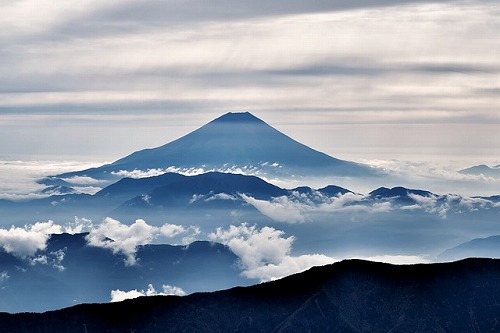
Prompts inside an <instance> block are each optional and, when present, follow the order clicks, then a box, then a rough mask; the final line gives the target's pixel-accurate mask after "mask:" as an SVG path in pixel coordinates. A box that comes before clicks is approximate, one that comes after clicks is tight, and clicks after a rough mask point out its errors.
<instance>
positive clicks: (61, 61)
mask: <svg viewBox="0 0 500 333" xmlns="http://www.w3.org/2000/svg"><path fill="white" fill-rule="evenodd" d="M0 12H1V13H2V15H1V17H0V45H1V46H0V160H3V161H13V160H28V161H35V160H51V161H53V160H77V161H85V162H86V163H87V162H110V161H113V160H116V159H118V158H120V157H122V156H124V155H126V154H128V153H131V152H133V151H135V150H138V149H142V148H146V147H155V146H159V145H162V144H165V143H167V142H170V141H172V140H175V139H176V138H178V137H180V136H182V135H185V134H187V133H189V132H190V131H193V130H195V129H196V128H198V127H200V126H202V125H204V124H205V123H207V122H209V121H210V120H212V119H214V118H216V117H218V116H220V115H222V114H224V113H226V112H230V111H235V112H238V111H250V112H252V113H253V114H254V115H256V116H257V117H259V118H261V119H263V120H264V121H266V122H267V123H269V124H270V125H272V126H273V127H275V128H277V129H278V130H280V131H282V132H284V133H286V134H287V135H289V136H291V137H292V138H294V139H296V140H298V141H300V142H302V143H304V144H306V145H309V146H310V147H312V148H314V149H317V150H320V151H322V152H325V153H327V154H329V155H332V156H334V157H337V158H342V159H347V160H354V161H373V160H383V161H391V160H402V161H427V162H442V163H448V164H450V165H452V166H453V167H455V168H462V167H467V166H471V165H476V164H481V163H486V164H489V165H496V164H500V145H499V144H498V143H499V141H500V130H499V129H500V111H499V107H500V58H499V57H498V54H500V38H499V37H498V31H500V1H493V0H475V1H451V0H450V1H418V0H415V1H408V0H407V1H402V0H371V1H360V0H355V1H353V0H341V1H324V0H318V1H307V2H306V1H295V0H292V1H282V0H279V1H272V2H269V1H261V0H256V1H251V2H247V1H227V0H219V1H210V2H208V1H202V0H187V1H157V0H148V1H137V0H136V1H128V0H120V1H96V0H79V1H51V2H42V1H36V0H16V1H11V0H9V1H6V0H0Z"/></svg>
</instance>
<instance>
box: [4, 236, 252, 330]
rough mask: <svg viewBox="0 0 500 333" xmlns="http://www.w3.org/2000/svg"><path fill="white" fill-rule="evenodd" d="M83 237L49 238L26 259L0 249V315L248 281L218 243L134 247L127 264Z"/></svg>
mask: <svg viewBox="0 0 500 333" xmlns="http://www.w3.org/2000/svg"><path fill="white" fill-rule="evenodd" d="M86 236H87V234H86V233H81V234H74V235H72V234H54V235H51V237H50V239H49V240H48V242H47V248H46V249H45V250H43V251H38V252H37V253H36V255H35V256H32V257H26V258H20V257H19V256H14V255H12V254H9V253H6V252H4V251H2V250H0V311H7V312H19V311H47V310H53V309H58V308H62V307H67V306H71V305H74V304H75V303H76V304H79V303H96V302H108V301H109V300H110V293H111V290H116V289H119V290H123V291H129V290H134V289H136V290H141V289H146V288H147V287H148V285H149V284H152V285H153V286H154V287H156V288H161V287H162V285H166V284H168V285H172V286H177V287H179V288H182V289H183V290H184V291H185V292H186V293H192V292H195V291H214V290H219V289H224V288H229V287H233V286H237V285H248V284H250V283H252V282H253V281H254V280H248V279H245V278H242V277H240V270H239V269H238V267H237V261H238V257H237V256H236V255H235V254H234V253H233V252H232V251H231V250H230V249H229V248H228V247H226V246H224V245H221V244H218V243H213V242H206V241H197V242H194V243H191V244H189V245H185V246H184V245H182V246H181V245H166V244H148V245H140V246H138V247H137V249H136V253H135V257H136V264H135V265H127V264H126V263H125V259H126V257H125V255H124V254H121V253H113V252H112V251H111V250H110V249H108V248H104V247H96V246H90V245H89V244H88V242H87V240H86ZM0 331H1V332H5V331H4V330H2V329H0Z"/></svg>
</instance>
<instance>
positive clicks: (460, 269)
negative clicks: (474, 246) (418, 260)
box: [0, 259, 500, 333]
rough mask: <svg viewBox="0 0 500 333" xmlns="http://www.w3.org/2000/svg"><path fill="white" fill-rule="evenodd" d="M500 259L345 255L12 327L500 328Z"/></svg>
mask: <svg viewBox="0 0 500 333" xmlns="http://www.w3.org/2000/svg"><path fill="white" fill-rule="evenodd" d="M499 274H500V261H498V260H491V259H468V260H464V261H460V262H455V263H446V264H427V265H408V266H394V265H388V264H382V263H374V262H366V261H360V260H348V261H343V262H340V263H336V264H333V265H328V266H323V267H315V268H312V269H310V270H309V271H306V272H303V273H300V274H296V275H293V276H290V277H287V278H284V279H282V280H278V281H274V282H270V283H265V284H260V285H256V286H252V287H245V288H241V287H240V288H234V289H230V290H226V291H220V292H215V293H210V294H193V295H190V296H185V297H170V296H169V297H142V298H138V299H135V300H128V301H124V302H121V303H115V304H94V305H79V306H75V307H72V308H68V309H63V310H60V311H54V312H47V313H43V314H16V315H9V314H0V330H2V331H8V332H13V333H16V332H28V331H29V332H39V331H44V332H50V331H57V332H77V331H82V330H84V331H87V332H124V331H140V332H146V333H147V332H179V331H183V332H236V331H237V332H388V331H392V332H438V331H439V332H445V331H446V332H479V331H498V330H499V329H500V323H499V320H498V319H499V313H500V304H498V302H497V300H498V298H499V297H500V281H499V280H498V276H499Z"/></svg>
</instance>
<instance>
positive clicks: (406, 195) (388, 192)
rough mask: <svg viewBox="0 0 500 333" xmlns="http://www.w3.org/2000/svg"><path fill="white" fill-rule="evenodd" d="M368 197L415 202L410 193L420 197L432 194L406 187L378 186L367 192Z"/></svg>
mask: <svg viewBox="0 0 500 333" xmlns="http://www.w3.org/2000/svg"><path fill="white" fill-rule="evenodd" d="M369 194H370V195H369V197H370V198H371V199H373V200H389V199H390V200H392V201H396V202H398V203H401V204H404V203H415V200H414V199H413V198H412V197H411V196H410V195H418V196H421V197H430V196H433V194H432V193H431V192H429V191H423V190H414V189H408V188H405V187H401V186H398V187H393V188H387V187H380V188H378V189H376V190H374V191H372V192H370V193H369Z"/></svg>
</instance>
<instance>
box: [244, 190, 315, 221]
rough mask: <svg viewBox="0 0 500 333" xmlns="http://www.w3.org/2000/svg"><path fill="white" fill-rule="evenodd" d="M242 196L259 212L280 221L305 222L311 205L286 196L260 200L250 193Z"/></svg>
mask: <svg viewBox="0 0 500 333" xmlns="http://www.w3.org/2000/svg"><path fill="white" fill-rule="evenodd" d="M241 197H242V198H243V200H245V201H246V202H247V203H249V204H250V205H252V206H254V207H255V208H257V210H258V211H259V212H261V213H262V214H264V215H266V216H268V217H270V218H271V219H273V220H275V221H279V222H288V223H300V222H305V221H306V218H305V216H304V214H305V212H306V211H307V210H308V209H310V207H309V206H307V205H304V204H302V203H299V202H295V201H292V200H290V199H289V198H288V197H286V196H281V197H277V198H273V199H272V201H266V200H258V199H255V198H253V197H250V196H248V195H245V194H242V195H241Z"/></svg>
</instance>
